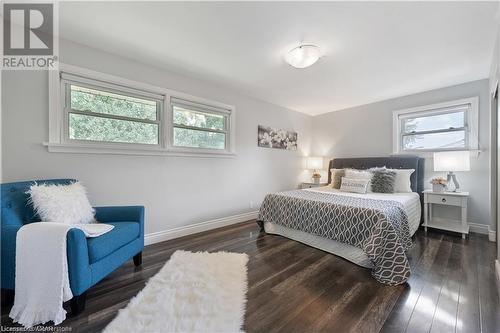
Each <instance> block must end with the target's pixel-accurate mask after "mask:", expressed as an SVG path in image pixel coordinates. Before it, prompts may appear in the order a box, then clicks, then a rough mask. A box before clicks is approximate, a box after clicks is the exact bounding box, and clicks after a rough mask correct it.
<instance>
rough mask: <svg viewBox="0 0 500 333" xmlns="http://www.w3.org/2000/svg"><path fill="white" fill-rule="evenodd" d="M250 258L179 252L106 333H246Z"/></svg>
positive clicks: (225, 253) (237, 255) (229, 254)
mask: <svg viewBox="0 0 500 333" xmlns="http://www.w3.org/2000/svg"><path fill="white" fill-rule="evenodd" d="M247 262H248V256H247V255H246V254H240V253H229V252H217V253H208V252H197V253H192V252H186V251H176V252H175V253H174V254H173V255H172V257H171V258H170V260H169V261H168V262H167V263H166V264H165V266H163V268H162V269H161V270H160V271H159V272H158V273H157V274H156V275H155V276H154V277H152V278H151V279H150V280H149V281H148V283H147V285H146V287H145V288H144V289H143V290H142V291H141V292H140V293H139V294H138V295H137V296H136V297H135V298H133V299H132V300H131V301H130V303H129V304H128V305H127V307H126V308H125V309H123V310H120V312H119V314H118V316H117V317H116V318H115V319H114V320H113V321H112V322H111V323H110V324H109V326H108V327H106V329H105V330H104V332H105V333H123V332H232V333H235V332H241V329H242V326H243V320H244V317H245V303H246V296H245V295H246V292H247V267H246V264H247Z"/></svg>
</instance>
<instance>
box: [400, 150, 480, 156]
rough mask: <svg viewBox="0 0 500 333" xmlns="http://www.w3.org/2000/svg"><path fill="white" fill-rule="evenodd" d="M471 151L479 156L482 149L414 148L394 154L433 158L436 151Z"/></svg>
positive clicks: (473, 154) (471, 153)
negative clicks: (422, 149)
mask: <svg viewBox="0 0 500 333" xmlns="http://www.w3.org/2000/svg"><path fill="white" fill-rule="evenodd" d="M464 150H466V151H469V152H470V156H471V157H474V158H477V157H478V156H479V154H480V153H481V150H478V149H461V150H436V151H430V150H425V151H418V150H416V151H415V150H413V151H404V152H393V153H392V156H405V155H407V156H408V155H411V156H418V157H423V158H433V157H434V153H438V152H446V151H464Z"/></svg>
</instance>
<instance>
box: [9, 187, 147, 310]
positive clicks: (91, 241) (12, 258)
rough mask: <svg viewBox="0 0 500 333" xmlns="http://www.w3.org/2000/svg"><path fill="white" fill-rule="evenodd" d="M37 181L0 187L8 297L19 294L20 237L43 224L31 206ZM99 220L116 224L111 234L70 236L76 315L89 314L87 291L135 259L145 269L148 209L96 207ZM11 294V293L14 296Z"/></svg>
mask: <svg viewBox="0 0 500 333" xmlns="http://www.w3.org/2000/svg"><path fill="white" fill-rule="evenodd" d="M72 181H74V180H72V179H52V180H37V181H36V182H37V183H46V184H69V183H70V182H72ZM33 183H34V181H27V182H17V183H7V184H0V191H1V251H2V253H1V259H2V262H1V266H2V267H1V268H2V270H1V279H2V280H1V284H2V289H5V290H6V291H7V292H8V291H9V290H11V291H13V290H14V289H15V288H14V287H15V263H16V233H17V231H18V230H19V229H20V228H21V227H22V226H23V225H24V224H27V223H32V222H36V221H40V218H39V217H38V216H37V215H36V213H35V212H34V211H33V207H32V206H31V205H30V204H29V203H28V195H27V194H26V193H25V192H26V191H27V190H29V188H30V186H31V185H32V184H33ZM95 210H96V215H95V217H96V220H97V221H99V222H102V223H107V224H112V225H114V226H115V227H114V228H113V230H111V231H110V232H108V233H106V234H104V235H102V236H100V237H96V238H86V237H85V235H84V233H83V232H82V231H81V230H79V229H70V231H69V232H68V235H67V256H68V270H69V281H70V286H71V291H72V293H73V299H72V300H71V311H72V313H73V314H78V313H80V312H81V311H83V309H84V308H85V298H86V297H85V296H86V291H87V290H88V289H89V288H90V287H92V286H93V285H95V284H96V283H97V282H99V281H100V280H102V279H103V278H104V277H106V276H107V275H108V274H109V273H111V272H112V271H114V270H115V269H117V268H118V267H120V266H121V265H122V264H123V263H124V262H126V261H127V260H129V259H130V258H133V259H134V264H135V265H136V266H140V265H141V264H142V250H143V248H144V207H143V206H124V207H95ZM11 293H12V292H11Z"/></svg>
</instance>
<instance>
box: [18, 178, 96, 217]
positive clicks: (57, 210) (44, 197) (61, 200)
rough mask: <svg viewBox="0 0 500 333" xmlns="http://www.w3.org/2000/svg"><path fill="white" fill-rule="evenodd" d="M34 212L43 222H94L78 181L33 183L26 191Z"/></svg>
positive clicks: (88, 203) (84, 193)
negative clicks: (65, 183) (62, 183)
mask: <svg viewBox="0 0 500 333" xmlns="http://www.w3.org/2000/svg"><path fill="white" fill-rule="evenodd" d="M26 193H27V194H29V195H30V196H31V203H32V204H33V208H34V209H35V212H36V213H37V214H38V215H39V216H40V218H41V219H42V221H44V222H58V223H65V224H78V223H92V222H94V221H95V220H94V213H95V211H94V209H93V208H92V206H91V205H90V202H89V199H88V198H87V191H86V190H85V187H83V185H82V184H81V183H80V182H75V183H72V184H69V185H58V184H50V185H47V184H40V185H38V184H35V185H32V186H31V188H30V190H29V191H28V192H26Z"/></svg>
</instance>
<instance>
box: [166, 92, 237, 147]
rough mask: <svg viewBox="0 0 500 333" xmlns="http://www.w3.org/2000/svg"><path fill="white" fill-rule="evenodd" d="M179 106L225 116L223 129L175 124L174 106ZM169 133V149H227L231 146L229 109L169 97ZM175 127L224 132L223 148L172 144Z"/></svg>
mask: <svg viewBox="0 0 500 333" xmlns="http://www.w3.org/2000/svg"><path fill="white" fill-rule="evenodd" d="M175 106H179V107H182V108H184V109H186V110H192V111H194V112H199V113H207V114H213V115H222V116H224V118H225V122H224V130H212V129H203V128H200V127H196V126H186V125H181V124H175V123H174V107H175ZM170 108H171V112H170V115H169V117H170V119H169V120H170V124H171V125H170V135H169V138H168V139H169V146H170V149H172V150H176V151H178V150H195V151H198V150H199V151H205V150H217V151H227V150H228V149H229V147H231V128H232V124H231V110H229V109H223V108H218V107H213V106H210V105H205V104H203V103H196V102H192V101H189V100H185V99H182V98H178V97H171V98H170ZM175 128H185V129H192V130H196V131H203V132H210V133H224V134H225V142H224V146H225V148H224V149H216V148H202V147H200V148H194V147H185V146H176V145H175V144H174V129H175Z"/></svg>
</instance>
